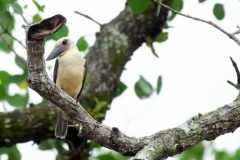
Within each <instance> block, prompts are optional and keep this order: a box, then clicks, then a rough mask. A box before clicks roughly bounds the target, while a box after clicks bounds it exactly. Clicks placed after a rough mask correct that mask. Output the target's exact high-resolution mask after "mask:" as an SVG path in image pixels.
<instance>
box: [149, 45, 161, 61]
mask: <svg viewBox="0 0 240 160" xmlns="http://www.w3.org/2000/svg"><path fill="white" fill-rule="evenodd" d="M149 47H150V49H151V51H152V54H153V55H154V56H155V57H157V58H159V56H158V55H157V53H156V51H155V48H154V46H153V44H151V45H149Z"/></svg>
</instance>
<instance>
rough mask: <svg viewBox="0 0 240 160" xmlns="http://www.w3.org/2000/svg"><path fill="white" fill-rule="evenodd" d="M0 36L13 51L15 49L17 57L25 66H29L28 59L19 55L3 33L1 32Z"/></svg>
mask: <svg viewBox="0 0 240 160" xmlns="http://www.w3.org/2000/svg"><path fill="white" fill-rule="evenodd" d="M0 38H1V39H2V41H3V42H4V43H5V44H6V45H7V46H8V48H9V49H10V50H11V51H13V53H14V54H15V55H16V57H17V58H18V59H19V60H20V61H21V62H22V63H23V64H24V65H25V66H27V62H26V60H25V59H24V58H23V57H21V56H19V55H18V54H17V52H16V51H15V50H14V48H13V47H12V46H11V44H9V43H8V41H7V40H6V39H5V38H4V37H3V36H2V34H0Z"/></svg>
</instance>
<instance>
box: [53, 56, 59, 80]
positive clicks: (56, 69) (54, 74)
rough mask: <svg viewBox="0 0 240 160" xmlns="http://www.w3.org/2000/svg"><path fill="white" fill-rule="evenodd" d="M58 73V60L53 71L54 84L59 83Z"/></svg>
mask: <svg viewBox="0 0 240 160" xmlns="http://www.w3.org/2000/svg"><path fill="white" fill-rule="evenodd" d="M57 71H58V59H56V61H55V65H54V71H53V82H54V83H57Z"/></svg>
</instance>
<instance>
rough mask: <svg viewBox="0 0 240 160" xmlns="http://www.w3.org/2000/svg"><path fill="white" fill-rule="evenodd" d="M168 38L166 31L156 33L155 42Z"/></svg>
mask: <svg viewBox="0 0 240 160" xmlns="http://www.w3.org/2000/svg"><path fill="white" fill-rule="evenodd" d="M167 39H168V32H161V33H159V34H158V35H157V37H156V38H155V42H159V43H161V42H164V41H166V40H167Z"/></svg>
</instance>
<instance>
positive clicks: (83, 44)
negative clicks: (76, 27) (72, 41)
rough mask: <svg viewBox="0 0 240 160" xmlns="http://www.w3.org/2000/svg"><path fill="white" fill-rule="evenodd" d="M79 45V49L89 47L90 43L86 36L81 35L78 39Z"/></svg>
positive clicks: (82, 49) (83, 49)
mask: <svg viewBox="0 0 240 160" xmlns="http://www.w3.org/2000/svg"><path fill="white" fill-rule="evenodd" d="M77 47H78V49H79V51H85V50H86V49H87V48H88V43H87V41H86V40H85V39H84V37H80V38H79V39H78V41H77Z"/></svg>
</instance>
